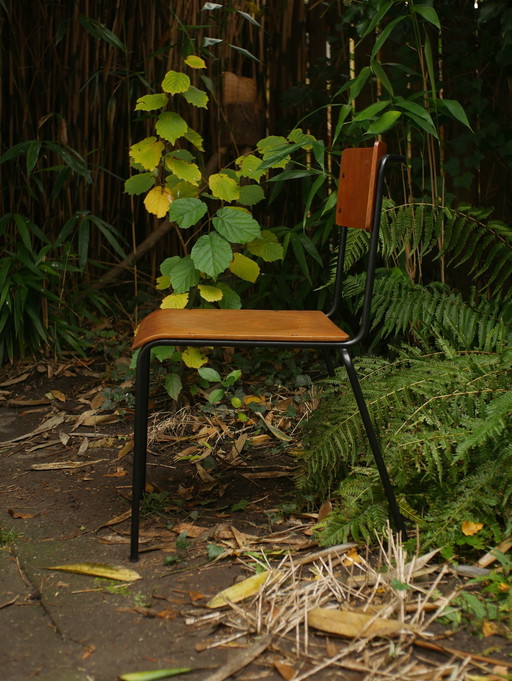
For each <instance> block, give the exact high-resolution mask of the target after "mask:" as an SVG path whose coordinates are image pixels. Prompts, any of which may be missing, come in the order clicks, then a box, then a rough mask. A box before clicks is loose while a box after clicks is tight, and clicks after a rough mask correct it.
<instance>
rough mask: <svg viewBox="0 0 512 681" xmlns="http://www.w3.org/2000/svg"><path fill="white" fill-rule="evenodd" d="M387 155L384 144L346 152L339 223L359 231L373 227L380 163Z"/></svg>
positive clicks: (337, 220) (340, 188) (341, 171)
mask: <svg viewBox="0 0 512 681" xmlns="http://www.w3.org/2000/svg"><path fill="white" fill-rule="evenodd" d="M385 153H386V145H385V143H384V142H379V141H377V142H375V144H374V145H373V147H366V148H362V149H345V150H344V151H343V152H342V154H341V167H340V179H339V184H338V203H337V206H336V224H337V225H339V226H340V227H355V228H357V229H367V230H371V228H372V218H373V208H374V204H375V186H376V183H377V170H378V165H379V160H380V159H381V158H382V156H384V154H385Z"/></svg>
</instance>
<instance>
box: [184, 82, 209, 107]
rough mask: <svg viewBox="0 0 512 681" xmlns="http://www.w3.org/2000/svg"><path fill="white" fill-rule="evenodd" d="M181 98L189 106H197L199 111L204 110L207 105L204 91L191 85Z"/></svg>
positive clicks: (206, 96)
mask: <svg viewBox="0 0 512 681" xmlns="http://www.w3.org/2000/svg"><path fill="white" fill-rule="evenodd" d="M183 97H184V98H185V99H186V100H187V102H188V103H189V104H192V105H193V106H197V107H198V108H200V109H206V108H207V105H208V95H207V94H206V92H205V91H204V90H200V89H199V88H197V87H194V86H193V85H191V86H190V87H189V89H188V90H187V91H186V92H184V93H183Z"/></svg>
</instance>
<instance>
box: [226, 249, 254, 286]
mask: <svg viewBox="0 0 512 681" xmlns="http://www.w3.org/2000/svg"><path fill="white" fill-rule="evenodd" d="M229 269H230V270H231V272H233V274H236V276H237V277H240V279H243V280H244V281H250V282H251V283H254V282H255V281H256V279H257V278H258V277H259V275H260V266H259V265H258V263H257V262H254V260H251V259H250V258H248V257H247V256H246V255H242V253H235V255H234V257H233V260H232V262H231V263H230V264H229Z"/></svg>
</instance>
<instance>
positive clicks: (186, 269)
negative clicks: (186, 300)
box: [169, 255, 200, 293]
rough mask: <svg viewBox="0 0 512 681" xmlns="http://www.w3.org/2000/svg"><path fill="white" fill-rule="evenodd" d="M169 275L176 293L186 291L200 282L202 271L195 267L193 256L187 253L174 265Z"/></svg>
mask: <svg viewBox="0 0 512 681" xmlns="http://www.w3.org/2000/svg"><path fill="white" fill-rule="evenodd" d="M169 276H170V278H171V284H172V288H173V290H174V293H186V292H187V291H188V290H189V289H190V288H191V287H192V286H195V285H196V284H197V283H198V281H199V278H200V272H199V271H198V270H197V269H196V268H195V266H194V262H193V260H192V258H191V256H190V255H186V256H185V257H184V258H181V259H180V261H179V262H177V263H176V264H175V265H174V267H173V268H172V270H171V273H170V275H169Z"/></svg>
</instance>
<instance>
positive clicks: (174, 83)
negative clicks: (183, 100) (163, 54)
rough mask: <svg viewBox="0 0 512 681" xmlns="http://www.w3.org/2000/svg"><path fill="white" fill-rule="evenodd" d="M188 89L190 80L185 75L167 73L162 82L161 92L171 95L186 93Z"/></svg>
mask: <svg viewBox="0 0 512 681" xmlns="http://www.w3.org/2000/svg"><path fill="white" fill-rule="evenodd" d="M189 87H190V78H189V77H188V76H187V74H186V73H181V72H178V71H168V72H167V73H166V74H165V78H164V79H163V81H162V90H163V91H164V92H170V93H171V94H172V95H175V94H177V93H178V92H186V91H187V90H188V89H189Z"/></svg>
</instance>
